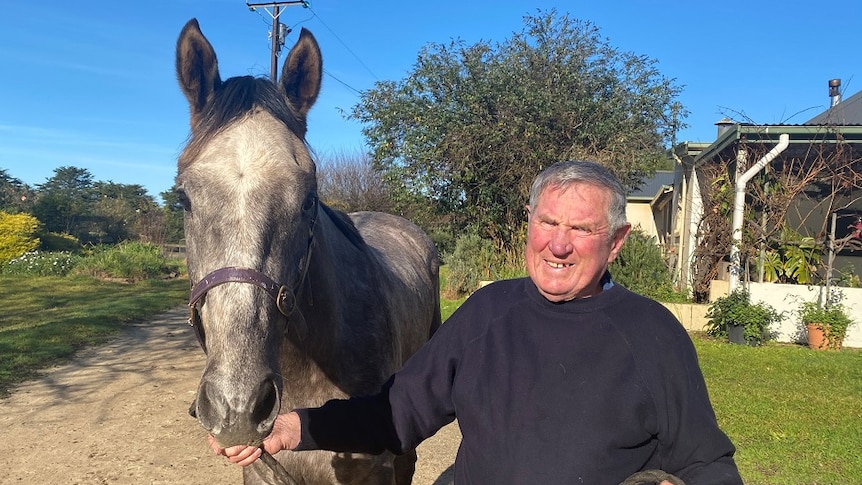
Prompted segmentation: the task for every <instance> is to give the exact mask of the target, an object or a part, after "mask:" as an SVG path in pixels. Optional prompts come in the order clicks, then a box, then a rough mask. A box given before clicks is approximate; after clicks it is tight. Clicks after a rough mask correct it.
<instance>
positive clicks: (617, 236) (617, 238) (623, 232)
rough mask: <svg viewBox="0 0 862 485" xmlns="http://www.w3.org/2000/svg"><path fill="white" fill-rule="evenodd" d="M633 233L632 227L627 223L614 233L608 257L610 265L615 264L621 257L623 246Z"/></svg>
mask: <svg viewBox="0 0 862 485" xmlns="http://www.w3.org/2000/svg"><path fill="white" fill-rule="evenodd" d="M631 232H632V225H631V224H629V223H626V225H624V226H622V227H620V228H619V229H617V230H616V232H614V238H613V240H612V241H611V253H610V254H609V255H608V264H611V263H613V262H614V260H615V259H617V256H619V254H620V251H622V249H623V244H625V242H626V239H628V237H629V234H631Z"/></svg>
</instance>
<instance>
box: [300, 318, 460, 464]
mask: <svg viewBox="0 0 862 485" xmlns="http://www.w3.org/2000/svg"><path fill="white" fill-rule="evenodd" d="M459 310H460V309H459ZM457 313H458V312H457V311H456V314H455V315H453V316H452V317H450V318H449V319H448V320H447V322H446V324H445V325H443V326H442V327H441V328H440V329H439V330H438V331H437V333H435V335H434V337H432V338H431V340H429V341H428V342H426V344H425V345H424V346H423V347H422V348H420V349H419V351H417V352H416V354H414V355H413V356H412V357H411V358H410V359H409V360H408V361H407V362H406V363H405V365H404V367H402V368H401V369H400V370H399V371H398V372H396V373H395V374H394V375H393V376H392V377H390V378H389V380H388V381H387V382H386V384H384V386H383V388H382V389H381V391H380V392H379V393H378V394H376V395H374V396H363V397H353V398H350V399H336V400H331V401H328V402H327V403H325V404H324V405H323V406H321V407H319V408H309V409H297V410H296V412H297V414H299V417H300V421H301V423H302V424H301V430H302V438H301V441H300V443H299V446H298V447H297V448H296V449H297V450H315V449H322V450H330V451H341V452H357V453H381V452H383V451H384V450H388V451H391V452H393V453H396V454H401V453H404V452H406V451H408V450H411V449H413V448H415V447H416V446H418V445H419V443H421V442H422V441H423V440H425V439H426V438H428V437H430V436H432V435H434V433H436V432H437V430H439V429H440V428H442V427H443V426H445V425H447V424H449V423H451V422H452V421H453V420H454V419H455V409H454V404H453V402H452V387H453V383H454V378H455V369H456V368H457V361H458V359H459V352H460V351H459V346H458V345H457V344H456V342H458V340H459V335H458V331H459V328H460V327H461V325H458V324H457V321H458V320H459V317H458V316H457Z"/></svg>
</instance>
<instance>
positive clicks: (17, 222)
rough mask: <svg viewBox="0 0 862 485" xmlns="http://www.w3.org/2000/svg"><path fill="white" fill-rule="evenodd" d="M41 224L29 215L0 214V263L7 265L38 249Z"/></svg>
mask: <svg viewBox="0 0 862 485" xmlns="http://www.w3.org/2000/svg"><path fill="white" fill-rule="evenodd" d="M40 227H41V223H40V222H39V219H36V218H35V217H33V216H31V215H30V214H23V213H22V214H7V213H5V212H0V263H7V262H9V261H11V260H13V259H15V258H17V257H19V256H21V255H23V254H25V253H27V252H29V251H34V250H36V248H38V247H39V238H38V237H37V234H38V233H39V229H40Z"/></svg>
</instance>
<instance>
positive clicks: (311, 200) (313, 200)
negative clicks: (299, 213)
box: [302, 194, 317, 212]
mask: <svg viewBox="0 0 862 485" xmlns="http://www.w3.org/2000/svg"><path fill="white" fill-rule="evenodd" d="M315 204H317V196H316V195H314V194H309V196H308V197H306V198H305V201H304V202H303V203H302V210H303V211H304V212H308V211H310V210H311V209H314V205H315Z"/></svg>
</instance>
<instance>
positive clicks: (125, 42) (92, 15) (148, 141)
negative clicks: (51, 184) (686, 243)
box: [0, 0, 862, 200]
mask: <svg viewBox="0 0 862 485" xmlns="http://www.w3.org/2000/svg"><path fill="white" fill-rule="evenodd" d="M257 3H259V2H257ZM0 5H2V8H0V70H2V71H0V168H3V169H6V170H7V172H8V173H9V175H11V176H13V177H16V178H19V179H21V180H22V181H24V182H25V183H28V184H31V185H35V184H40V183H43V182H44V181H45V180H46V179H48V178H49V177H51V176H52V175H53V171H54V169H55V168H58V167H60V166H65V165H72V166H76V167H80V168H86V169H88V170H89V171H90V172H91V173H92V174H93V177H94V179H95V180H103V181H108V180H110V181H113V182H117V183H124V184H141V185H143V186H144V187H145V188H146V189H147V190H148V192H149V193H150V195H153V196H154V197H156V198H157V200H158V194H159V193H160V192H163V191H165V190H168V189H170V188H171V186H172V185H173V179H174V176H175V172H176V157H177V155H178V154H179V152H180V150H181V148H182V146H183V143H184V141H185V139H186V136H187V134H188V107H187V105H186V101H185V98H184V97H183V96H182V94H181V93H180V91H179V88H178V86H177V83H176V79H175V74H174V48H175V43H176V39H177V35H178V34H179V31H180V29H181V28H182V26H183V25H184V24H185V22H186V21H187V20H188V19H190V18H192V17H196V18H197V19H198V21H199V22H200V24H201V28H202V30H203V32H204V34H205V35H206V36H207V37H208V39H209V40H210V42H211V43H212V44H213V46H214V47H215V49H216V52H217V55H218V57H219V67H220V71H221V75H222V78H227V77H231V76H236V75H247V74H252V75H262V76H265V75H268V74H269V66H270V44H269V40H268V38H267V35H268V31H269V28H270V25H271V23H272V20H271V17H269V15H268V14H267V13H266V12H265V11H264V10H263V9H258V10H257V11H250V10H249V9H248V8H247V7H246V4H245V1H244V0H206V1H204V0H173V1H150V2H113V1H112V2H108V1H104V0H90V1H87V2H83V1H69V0H45V1H42V2H36V3H33V2H20V1H19V2H13V1H11V0H2V2H0ZM550 8H556V9H557V11H558V12H567V13H569V15H570V16H571V17H574V18H579V19H582V20H589V21H592V22H593V23H595V24H596V25H597V26H598V27H599V29H600V30H601V34H602V35H603V36H604V37H606V38H608V40H609V42H610V44H611V45H613V46H614V47H616V48H618V49H620V50H623V51H629V52H633V53H636V54H642V55H646V56H649V57H651V58H653V59H656V60H657V61H658V68H659V70H660V71H661V72H662V73H663V74H664V75H665V76H667V77H670V78H675V79H676V81H677V83H678V84H680V85H682V86H684V90H683V93H682V95H681V96H680V98H679V99H680V101H681V102H682V103H683V104H684V105H685V106H686V108H687V109H688V110H689V111H690V112H691V114H690V115H689V117H688V119H687V123H688V124H689V125H690V126H689V128H687V129H685V130H684V131H682V132H681V133H680V135H679V140H680V141H683V140H685V141H711V140H712V139H713V138H714V137H715V133H716V128H715V126H714V123H715V122H716V121H718V120H719V119H720V118H722V117H724V116H730V117H732V118H735V119H737V120H740V121H750V122H755V123H782V122H784V123H803V122H805V121H807V120H808V119H810V118H812V117H813V116H814V115H816V114H817V113H819V112H821V111H823V110H824V109H826V108H827V107H828V105H829V98H828V95H827V93H828V89H827V81H828V80H829V79H831V78H840V79H841V80H842V90H844V95H845V97H846V96H849V95H851V94H853V93H855V92H857V91H859V90H860V89H862V45H860V43H859V41H858V33H857V32H858V22H859V19H862V2H850V1H844V2H833V3H822V2H803V1H784V2H777V1H768V0H767V1H760V2H748V3H734V2H730V3H729V2H700V1H694V2H693V1H690V0H689V1H660V0H659V1H651V2H647V1H643V2H639V1H616V2H613V1H609V2H596V1H590V2H582V1H568V2H566V1H541V0H538V1H534V2H530V1H523V0H522V1H508V0H472V1H470V2H464V1H460V2H455V1H448V0H437V1H434V2H430V1H417V2H413V1H403V0H402V1H389V0H381V1H376V2H371V1H358V0H354V1H345V0H311V6H310V8H303V7H300V6H291V7H287V8H286V9H285V10H284V12H283V17H282V22H283V23H284V24H286V25H287V26H289V27H291V28H292V29H293V32H292V33H291V34H289V36H288V40H287V45H288V47H289V46H290V45H292V44H293V42H295V40H296V38H297V36H298V34H299V29H300V28H301V27H306V28H308V29H310V30H311V31H312V32H313V33H314V35H315V37H316V38H317V40H318V42H319V43H320V46H321V50H322V52H323V58H324V70H325V75H324V80H323V83H324V84H323V89H322V91H321V95H320V97H319V98H318V102H317V104H316V105H315V107H314V108H313V109H312V112H311V115H310V118H309V133H308V141H309V143H310V144H311V146H312V147H313V148H314V149H315V150H316V151H317V152H318V153H319V154H321V156H322V157H323V158H325V157H326V155H328V154H353V153H359V152H360V151H362V150H363V148H364V144H363V139H362V135H361V132H360V129H361V126H360V125H359V124H357V123H355V122H352V121H347V120H345V119H343V117H342V115H341V111H342V110H343V111H349V110H350V108H351V107H352V106H353V105H355V104H356V103H357V102H358V101H359V94H358V93H359V92H360V91H362V90H366V89H369V88H371V87H373V85H374V83H375V82H376V81H383V80H398V79H403V78H404V77H405V76H406V74H407V73H408V72H409V71H410V70H411V68H412V67H413V64H414V60H415V58H416V54H417V53H418V52H419V49H420V47H422V46H423V45H425V44H427V43H429V42H438V43H439V42H444V43H445V42H448V41H449V40H451V39H455V38H460V39H463V40H465V41H467V42H468V43H473V42H476V41H478V40H488V41H491V42H498V41H499V42H501V41H503V40H505V39H506V38H508V37H509V36H510V35H511V34H512V33H513V32H516V31H520V30H521V29H522V27H523V22H522V18H523V16H524V15H528V14H535V13H536V12H537V9H543V10H547V9H550ZM286 52H287V48H286V49H285V50H284V51H283V54H282V58H281V59H282V60H283V58H284V55H285V54H286Z"/></svg>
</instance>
